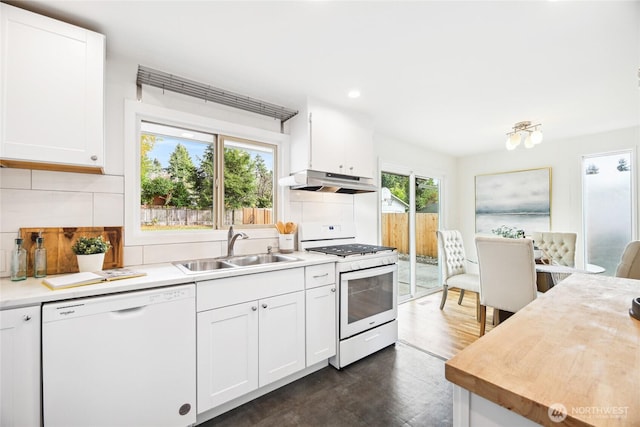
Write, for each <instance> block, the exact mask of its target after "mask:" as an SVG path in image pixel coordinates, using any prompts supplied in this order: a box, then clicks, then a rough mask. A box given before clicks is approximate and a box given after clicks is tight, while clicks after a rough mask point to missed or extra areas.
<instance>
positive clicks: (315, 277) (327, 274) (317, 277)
mask: <svg viewBox="0 0 640 427" xmlns="http://www.w3.org/2000/svg"><path fill="white" fill-rule="evenodd" d="M327 276H329V273H324V274H320V275H318V276H313V278H314V279H319V278H321V277H327Z"/></svg>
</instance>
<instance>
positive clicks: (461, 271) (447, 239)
mask: <svg viewBox="0 0 640 427" xmlns="http://www.w3.org/2000/svg"><path fill="white" fill-rule="evenodd" d="M436 233H437V235H438V253H439V255H440V259H441V261H442V301H440V310H443V309H444V304H445V302H446V301H447V290H448V289H449V288H458V289H460V297H459V298H458V305H460V304H462V298H464V291H471V292H475V293H476V320H479V318H480V312H479V305H478V296H477V294H478V292H479V291H480V277H479V276H478V275H477V274H474V273H467V257H466V255H465V251H464V244H463V242H462V234H461V233H460V231H458V230H438V231H437V232H436Z"/></svg>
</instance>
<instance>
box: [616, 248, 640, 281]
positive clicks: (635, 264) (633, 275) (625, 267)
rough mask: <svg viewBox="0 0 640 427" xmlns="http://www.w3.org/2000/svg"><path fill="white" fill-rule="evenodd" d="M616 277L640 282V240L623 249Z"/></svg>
mask: <svg viewBox="0 0 640 427" xmlns="http://www.w3.org/2000/svg"><path fill="white" fill-rule="evenodd" d="M616 277H624V278H627V279H638V280H640V240H633V241H631V242H629V243H628V244H627V246H626V247H625V248H624V252H622V257H621V258H620V263H619V264H618V267H617V268H616Z"/></svg>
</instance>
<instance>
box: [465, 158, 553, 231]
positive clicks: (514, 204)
mask: <svg viewBox="0 0 640 427" xmlns="http://www.w3.org/2000/svg"><path fill="white" fill-rule="evenodd" d="M475 199H476V200H475V223H476V233H482V234H491V233H492V230H494V229H496V228H498V227H500V226H507V227H513V228H515V229H521V230H524V232H525V235H527V236H530V235H531V233H532V232H534V231H548V230H550V229H551V168H550V167H546V168H538V169H526V170H518V171H512V172H501V173H495V174H486V175H476V177H475Z"/></svg>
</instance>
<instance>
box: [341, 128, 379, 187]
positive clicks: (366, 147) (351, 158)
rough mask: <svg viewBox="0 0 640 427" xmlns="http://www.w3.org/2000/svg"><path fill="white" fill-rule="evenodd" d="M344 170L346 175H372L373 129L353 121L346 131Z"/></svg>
mask: <svg viewBox="0 0 640 427" xmlns="http://www.w3.org/2000/svg"><path fill="white" fill-rule="evenodd" d="M345 135H346V140H345V143H344V172H343V173H346V174H347V175H355V176H363V177H367V178H373V177H374V170H375V166H374V165H375V156H374V154H373V130H371V129H368V128H366V127H364V126H359V125H358V124H357V123H353V124H352V126H350V127H349V128H348V129H347V130H346V131H345Z"/></svg>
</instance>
